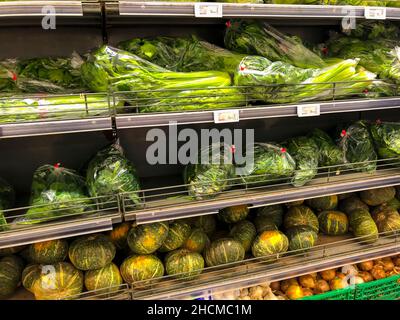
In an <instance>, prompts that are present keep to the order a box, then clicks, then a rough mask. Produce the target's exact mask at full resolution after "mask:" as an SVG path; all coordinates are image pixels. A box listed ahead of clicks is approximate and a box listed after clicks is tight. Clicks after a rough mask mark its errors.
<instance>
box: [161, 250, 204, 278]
mask: <svg viewBox="0 0 400 320" xmlns="http://www.w3.org/2000/svg"><path fill="white" fill-rule="evenodd" d="M203 269H204V259H203V257H202V255H201V254H200V253H198V252H193V251H189V250H186V249H178V250H175V251H172V252H170V253H168V254H167V256H166V257H165V270H166V272H167V274H168V275H178V277H179V278H188V277H193V276H197V275H199V274H200V273H201V272H202V271H203Z"/></svg>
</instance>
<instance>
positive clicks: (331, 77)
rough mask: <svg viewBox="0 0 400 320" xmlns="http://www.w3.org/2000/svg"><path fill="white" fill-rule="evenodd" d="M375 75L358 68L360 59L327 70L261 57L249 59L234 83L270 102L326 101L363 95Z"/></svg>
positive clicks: (245, 61)
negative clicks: (298, 66) (306, 67)
mask: <svg viewBox="0 0 400 320" xmlns="http://www.w3.org/2000/svg"><path fill="white" fill-rule="evenodd" d="M373 79H375V74H373V73H371V72H369V71H366V70H361V69H358V68H357V60H353V59H348V60H342V61H341V62H338V63H336V64H333V65H330V66H328V67H326V68H323V69H301V68H297V67H294V66H292V65H290V64H287V63H284V62H279V61H277V62H271V61H269V60H268V59H266V58H263V57H258V56H247V57H245V58H244V59H243V60H242V61H241V63H240V65H239V67H238V70H237V72H236V74H235V78H234V82H235V84H236V85H238V86H245V88H242V90H245V91H246V93H247V95H248V96H249V97H250V98H254V99H257V100H262V101H264V102H270V103H287V102H299V101H310V100H316V99H318V100H323V99H330V98H333V97H335V98H338V97H347V96H352V95H360V94H362V93H363V91H364V90H365V89H366V88H368V87H369V86H370V85H371V81H372V80H373Z"/></svg>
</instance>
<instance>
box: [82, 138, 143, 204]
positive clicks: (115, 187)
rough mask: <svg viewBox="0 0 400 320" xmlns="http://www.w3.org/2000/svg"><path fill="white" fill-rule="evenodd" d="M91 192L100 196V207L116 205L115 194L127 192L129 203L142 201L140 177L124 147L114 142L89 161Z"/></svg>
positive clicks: (88, 175)
mask: <svg viewBox="0 0 400 320" xmlns="http://www.w3.org/2000/svg"><path fill="white" fill-rule="evenodd" d="M86 182H87V185H88V189H89V194H90V195H91V196H92V197H100V199H99V202H100V205H99V206H100V207H101V208H107V207H115V206H116V205H117V204H116V203H115V202H116V197H115V195H116V194H117V193H126V198H128V199H129V200H130V203H129V204H138V203H140V196H139V194H138V191H139V190H140V184H139V178H138V176H137V173H136V169H135V168H134V166H133V165H132V163H131V162H130V161H129V160H128V159H127V158H126V157H125V156H124V154H123V150H122V147H121V146H120V145H119V144H118V143H114V144H112V145H110V146H108V147H106V148H104V149H103V150H100V151H99V152H98V153H97V154H96V155H95V156H94V157H93V159H92V160H91V161H90V162H89V165H88V168H87V172H86Z"/></svg>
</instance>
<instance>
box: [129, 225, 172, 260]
mask: <svg viewBox="0 0 400 320" xmlns="http://www.w3.org/2000/svg"><path fill="white" fill-rule="evenodd" d="M168 230H169V227H168V223H166V222H156V223H150V224H143V225H139V226H136V227H134V228H132V229H131V230H130V231H129V233H128V239H127V241H128V245H129V248H130V249H131V250H132V251H133V252H134V253H137V254H150V253H153V252H155V251H157V250H158V249H159V248H160V247H161V245H162V244H163V242H164V240H165V239H166V238H167V236H168Z"/></svg>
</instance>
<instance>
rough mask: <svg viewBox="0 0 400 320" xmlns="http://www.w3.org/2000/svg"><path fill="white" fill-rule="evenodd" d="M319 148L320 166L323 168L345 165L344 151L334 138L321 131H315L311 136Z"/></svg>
mask: <svg viewBox="0 0 400 320" xmlns="http://www.w3.org/2000/svg"><path fill="white" fill-rule="evenodd" d="M310 137H311V139H313V140H314V141H315V143H316V145H317V147H318V155H319V165H320V166H322V167H326V166H336V165H340V164H343V159H344V154H343V151H342V150H341V149H340V148H339V147H338V146H337V145H336V144H335V142H334V141H333V140H332V138H331V137H330V136H329V135H328V134H327V133H326V132H324V131H322V130H320V129H314V130H313V131H312V132H311V134H310Z"/></svg>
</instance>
